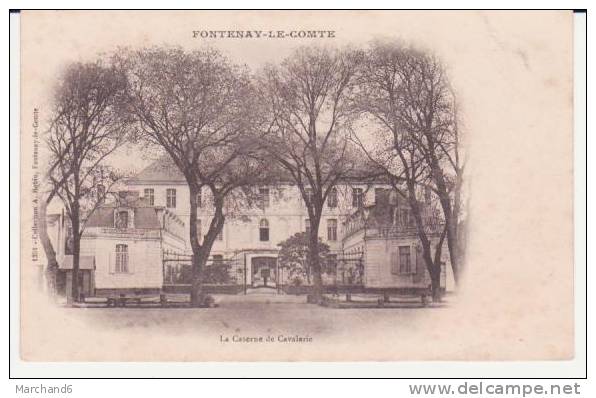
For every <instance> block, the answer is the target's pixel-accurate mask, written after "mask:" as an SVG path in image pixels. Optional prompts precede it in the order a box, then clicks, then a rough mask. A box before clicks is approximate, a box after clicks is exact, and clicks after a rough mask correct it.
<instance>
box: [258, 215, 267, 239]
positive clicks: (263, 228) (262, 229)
mask: <svg viewBox="0 0 596 398" xmlns="http://www.w3.org/2000/svg"><path fill="white" fill-rule="evenodd" d="M259 240H260V241H261V242H267V241H269V221H267V220H266V219H264V218H263V219H262V220H261V221H260V222H259Z"/></svg>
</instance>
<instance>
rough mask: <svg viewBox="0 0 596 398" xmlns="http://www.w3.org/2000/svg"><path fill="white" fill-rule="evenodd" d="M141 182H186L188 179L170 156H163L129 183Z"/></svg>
mask: <svg viewBox="0 0 596 398" xmlns="http://www.w3.org/2000/svg"><path fill="white" fill-rule="evenodd" d="M139 182H143V183H152V182H154V183H155V182H171V183H186V179H185V178H184V176H183V175H182V173H181V172H180V170H179V169H178V167H176V165H175V164H174V162H172V160H171V159H170V158H169V157H168V156H162V157H161V158H159V159H157V160H156V161H154V162H153V163H151V164H150V165H149V166H147V167H145V168H144V169H143V170H141V171H140V172H139V173H138V174H137V175H136V176H134V177H132V178H131V179H129V180H128V183H129V184H135V183H139Z"/></svg>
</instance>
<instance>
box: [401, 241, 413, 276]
mask: <svg viewBox="0 0 596 398" xmlns="http://www.w3.org/2000/svg"><path fill="white" fill-rule="evenodd" d="M411 272H412V262H411V255H410V246H400V247H399V273H400V274H409V273H411Z"/></svg>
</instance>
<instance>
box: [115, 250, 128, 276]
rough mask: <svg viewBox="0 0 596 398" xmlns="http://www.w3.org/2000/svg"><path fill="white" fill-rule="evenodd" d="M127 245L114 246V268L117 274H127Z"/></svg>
mask: <svg viewBox="0 0 596 398" xmlns="http://www.w3.org/2000/svg"><path fill="white" fill-rule="evenodd" d="M128 270H129V267H128V245H116V267H115V268H114V272H116V273H117V274H125V273H128Z"/></svg>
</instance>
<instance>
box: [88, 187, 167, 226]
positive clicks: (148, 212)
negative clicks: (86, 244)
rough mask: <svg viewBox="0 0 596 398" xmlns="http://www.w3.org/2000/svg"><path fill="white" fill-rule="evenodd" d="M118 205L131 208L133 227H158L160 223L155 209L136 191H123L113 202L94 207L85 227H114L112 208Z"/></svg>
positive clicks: (157, 208) (156, 208)
mask: <svg viewBox="0 0 596 398" xmlns="http://www.w3.org/2000/svg"><path fill="white" fill-rule="evenodd" d="M119 207H127V208H132V209H133V212H134V227H135V228H139V229H159V228H161V224H160V222H159V218H158V217H157V210H159V209H161V207H154V206H151V205H150V204H149V202H148V201H147V200H145V198H140V197H138V193H137V192H125V193H124V194H123V195H121V196H120V195H119V196H118V197H117V199H116V200H115V201H114V202H110V203H106V204H104V205H102V206H101V207H98V208H97V209H95V211H94V212H93V214H91V216H90V217H89V219H88V220H87V224H86V226H87V227H104V228H114V210H115V209H117V208H119Z"/></svg>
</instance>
